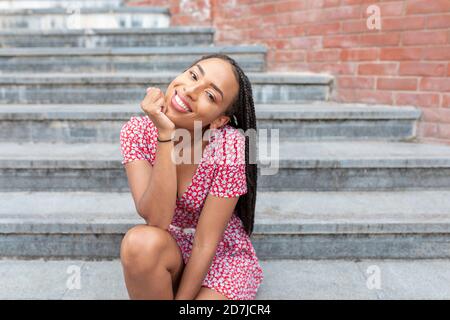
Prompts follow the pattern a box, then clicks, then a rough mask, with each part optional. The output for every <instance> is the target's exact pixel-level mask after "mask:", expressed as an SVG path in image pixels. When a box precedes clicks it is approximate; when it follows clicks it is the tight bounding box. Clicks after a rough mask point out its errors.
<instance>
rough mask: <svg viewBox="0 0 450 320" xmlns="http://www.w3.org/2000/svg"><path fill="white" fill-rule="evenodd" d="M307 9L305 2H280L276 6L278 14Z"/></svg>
mask: <svg viewBox="0 0 450 320" xmlns="http://www.w3.org/2000/svg"><path fill="white" fill-rule="evenodd" d="M306 8H307V3H306V2H305V1H278V2H277V3H276V5H275V10H276V12H290V11H295V10H304V9H306Z"/></svg>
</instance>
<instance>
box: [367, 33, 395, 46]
mask: <svg viewBox="0 0 450 320" xmlns="http://www.w3.org/2000/svg"><path fill="white" fill-rule="evenodd" d="M399 43H400V34H398V33H376V34H364V35H362V36H361V40H360V45H361V46H375V47H384V46H393V45H398V44H399Z"/></svg>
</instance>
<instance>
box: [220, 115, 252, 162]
mask: <svg viewBox="0 0 450 320" xmlns="http://www.w3.org/2000/svg"><path fill="white" fill-rule="evenodd" d="M216 138H217V141H216V145H217V147H218V148H219V149H220V150H221V151H222V152H220V153H219V154H220V155H221V156H224V157H225V159H223V158H221V159H223V160H225V161H224V164H237V163H240V164H242V163H245V135H244V132H243V131H242V129H236V128H234V127H232V126H230V125H228V124H227V125H225V126H224V127H222V128H221V129H220V130H218V132H217V134H216ZM220 163H222V162H221V161H220Z"/></svg>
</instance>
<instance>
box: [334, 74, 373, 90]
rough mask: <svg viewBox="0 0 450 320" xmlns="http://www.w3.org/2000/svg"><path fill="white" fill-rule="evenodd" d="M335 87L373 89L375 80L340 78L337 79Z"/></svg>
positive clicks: (370, 78)
mask: <svg viewBox="0 0 450 320" xmlns="http://www.w3.org/2000/svg"><path fill="white" fill-rule="evenodd" d="M337 86H338V88H354V89H375V78H372V77H347V76H340V77H338V79H337Z"/></svg>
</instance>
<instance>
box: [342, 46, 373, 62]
mask: <svg viewBox="0 0 450 320" xmlns="http://www.w3.org/2000/svg"><path fill="white" fill-rule="evenodd" d="M378 52H379V49H378V48H370V49H342V50H341V57H340V59H341V60H342V61H367V60H376V59H377V58H378Z"/></svg>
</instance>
